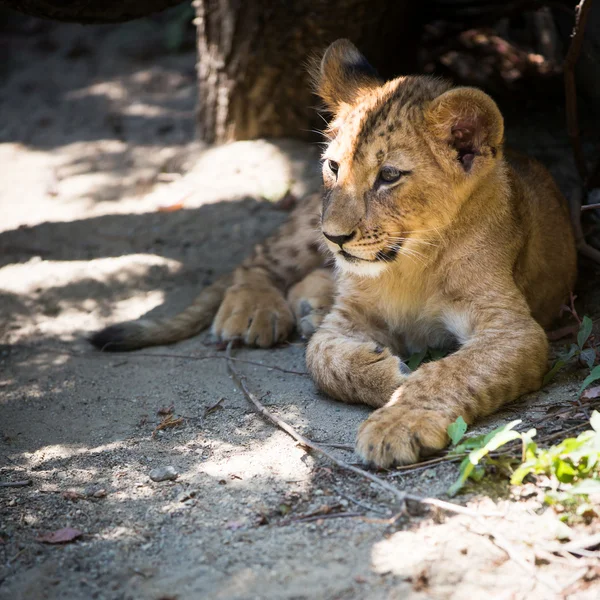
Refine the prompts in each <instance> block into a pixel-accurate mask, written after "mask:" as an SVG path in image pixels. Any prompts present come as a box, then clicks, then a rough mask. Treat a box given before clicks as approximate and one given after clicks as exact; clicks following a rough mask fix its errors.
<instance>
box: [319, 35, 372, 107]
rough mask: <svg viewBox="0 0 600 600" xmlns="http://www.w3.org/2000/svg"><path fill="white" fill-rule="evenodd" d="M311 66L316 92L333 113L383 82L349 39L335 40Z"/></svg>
mask: <svg viewBox="0 0 600 600" xmlns="http://www.w3.org/2000/svg"><path fill="white" fill-rule="evenodd" d="M315 67H316V68H312V69H311V75H312V78H313V81H314V84H315V89H316V92H317V94H319V96H321V98H323V100H324V101H325V103H326V104H327V107H328V108H329V109H330V110H331V111H332V112H334V113H335V112H337V111H338V110H339V108H340V106H341V105H342V104H352V103H353V102H354V101H355V100H356V99H357V98H358V96H360V94H361V93H362V92H364V91H367V90H369V89H372V88H374V87H377V86H379V85H381V83H382V81H381V80H380V79H379V76H378V75H377V72H376V71H375V69H374V68H373V67H372V66H371V65H370V64H369V62H368V61H367V59H366V58H365V57H364V56H363V55H362V54H361V53H360V52H359V50H358V48H357V47H356V46H355V45H354V44H353V43H352V42H351V41H349V40H345V39H340V40H336V41H335V42H333V44H331V45H330V46H329V48H327V50H325V54H324V55H323V58H322V59H321V61H320V63H317V64H316V65H315Z"/></svg>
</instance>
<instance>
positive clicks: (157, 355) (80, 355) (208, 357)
mask: <svg viewBox="0 0 600 600" xmlns="http://www.w3.org/2000/svg"><path fill="white" fill-rule="evenodd" d="M52 351H56V349H54V348H52ZM59 352H61V353H62V354H68V355H70V356H75V357H77V358H90V357H92V356H93V358H96V357H97V356H98V355H97V354H93V355H92V354H83V353H81V352H70V351H69V350H63V349H60V350H59ZM118 354H127V356H128V357H131V358H134V357H136V356H143V357H145V358H181V359H183V360H227V357H226V356H222V355H220V354H208V355H206V356H194V355H193V354H170V353H168V354H167V353H153V352H152V353H151V352H127V353H125V352H123V353H118V352H111V353H110V354H103V356H106V357H107V358H110V357H111V356H115V355H118ZM230 360H234V361H235V362H240V363H246V364H249V365H254V366H256V367H262V368H263V369H272V370H274V371H280V372H281V373H289V374H290V375H301V376H303V377H307V376H308V373H307V372H306V371H294V370H293V369H284V368H283V367H278V366H276V365H265V364H263V363H259V362H257V361H254V360H247V359H245V358H233V357H230Z"/></svg>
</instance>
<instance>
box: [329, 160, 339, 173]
mask: <svg viewBox="0 0 600 600" xmlns="http://www.w3.org/2000/svg"><path fill="white" fill-rule="evenodd" d="M327 166H328V167H329V170H330V171H331V172H332V173H333V174H334V175H337V174H338V171H339V169H340V165H338V163H336V162H335V160H328V161H327Z"/></svg>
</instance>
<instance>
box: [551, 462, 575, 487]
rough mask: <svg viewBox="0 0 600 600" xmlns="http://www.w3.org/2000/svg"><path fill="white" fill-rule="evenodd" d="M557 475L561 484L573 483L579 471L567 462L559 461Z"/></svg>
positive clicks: (556, 469) (556, 467)
mask: <svg viewBox="0 0 600 600" xmlns="http://www.w3.org/2000/svg"><path fill="white" fill-rule="evenodd" d="M554 473H555V475H556V479H558V480H559V481H560V482H561V483H571V481H573V479H574V477H575V475H577V471H576V470H575V469H574V468H573V466H572V465H570V464H569V463H568V462H567V461H565V460H560V459H559V460H557V461H556V466H555V472H554Z"/></svg>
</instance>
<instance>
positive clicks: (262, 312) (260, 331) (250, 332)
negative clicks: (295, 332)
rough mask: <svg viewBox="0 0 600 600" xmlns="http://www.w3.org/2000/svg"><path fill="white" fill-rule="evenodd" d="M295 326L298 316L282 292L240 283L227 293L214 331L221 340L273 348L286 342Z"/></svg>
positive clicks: (213, 327)
mask: <svg viewBox="0 0 600 600" xmlns="http://www.w3.org/2000/svg"><path fill="white" fill-rule="evenodd" d="M293 326H294V315H293V314H292V311H291V309H290V307H289V305H288V303H287V302H286V300H285V298H284V297H283V294H282V293H281V292H280V291H279V290H278V289H276V288H274V287H268V286H253V285H249V284H237V285H233V286H232V287H230V288H229V289H228V290H227V293H226V294H225V298H224V300H223V302H222V304H221V307H220V308H219V311H218V313H217V316H216V317H215V320H214V322H213V326H212V332H213V335H215V336H216V337H217V338H218V339H220V340H224V341H229V340H232V339H242V340H244V342H245V343H246V344H247V345H248V346H259V347H261V348H269V347H270V346H273V345H274V344H277V343H278V342H281V341H283V340H285V339H286V338H287V337H288V336H289V334H290V332H291V331H292V328H293Z"/></svg>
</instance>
